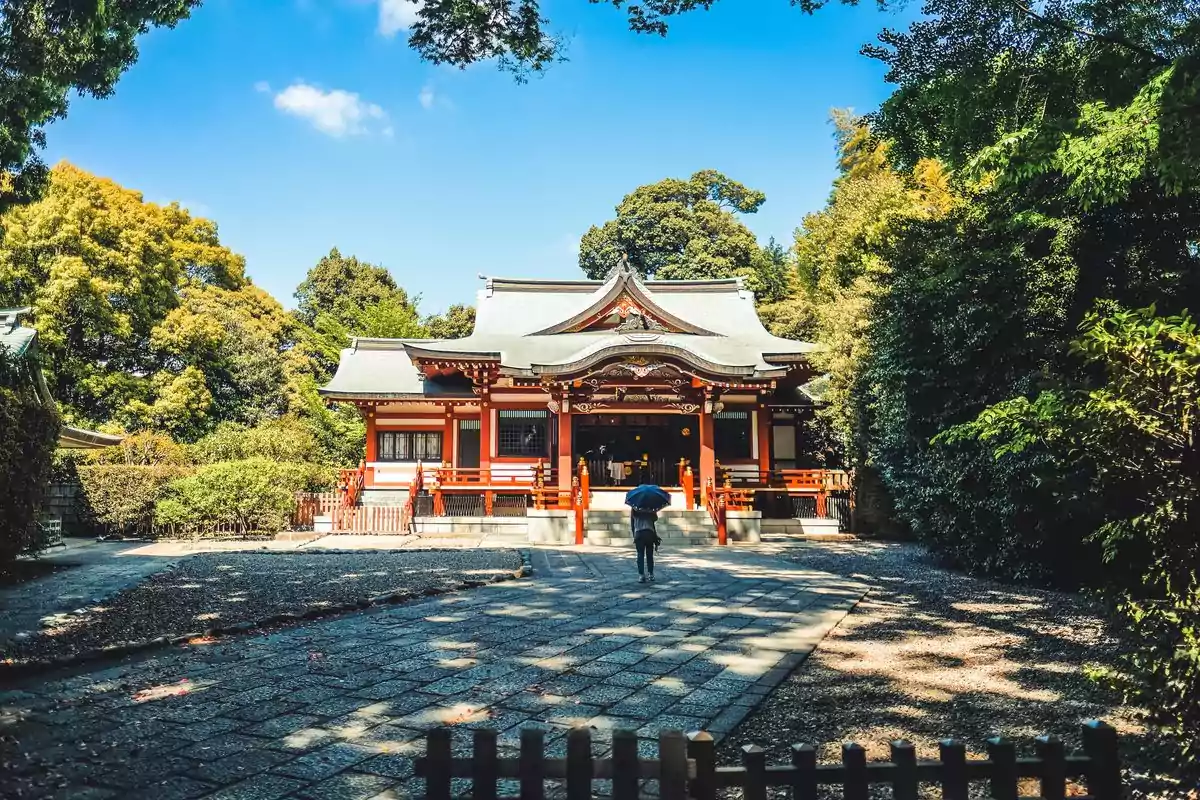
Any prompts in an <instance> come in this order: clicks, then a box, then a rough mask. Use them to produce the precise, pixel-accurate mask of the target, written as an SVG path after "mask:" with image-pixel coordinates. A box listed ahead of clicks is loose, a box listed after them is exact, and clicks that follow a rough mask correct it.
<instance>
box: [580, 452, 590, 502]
mask: <svg viewBox="0 0 1200 800" xmlns="http://www.w3.org/2000/svg"><path fill="white" fill-rule="evenodd" d="M579 499H580V501H581V502H582V503H583V510H584V511H587V510H588V509H589V508H591V507H592V477H591V475H589V474H588V468H587V464H582V466H581V467H580V470H579Z"/></svg>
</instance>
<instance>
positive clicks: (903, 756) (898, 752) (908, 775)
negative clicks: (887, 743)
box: [891, 740, 917, 800]
mask: <svg viewBox="0 0 1200 800" xmlns="http://www.w3.org/2000/svg"><path fill="white" fill-rule="evenodd" d="M891 751H892V763H893V764H895V765H896V775H895V777H894V778H893V779H892V797H894V798H895V800H917V752H916V750H914V749H913V746H912V744H911V743H910V742H905V741H902V740H901V741H895V742H892V744H891Z"/></svg>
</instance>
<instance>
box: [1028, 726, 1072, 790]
mask: <svg viewBox="0 0 1200 800" xmlns="http://www.w3.org/2000/svg"><path fill="white" fill-rule="evenodd" d="M1034 749H1035V752H1036V753H1037V757H1038V758H1039V759H1041V761H1042V797H1043V798H1044V800H1063V798H1064V797H1066V796H1067V762H1066V753H1065V752H1064V750H1063V743H1062V741H1060V740H1059V739H1057V738H1055V737H1053V736H1039V737H1038V738H1037V739H1035V740H1034Z"/></svg>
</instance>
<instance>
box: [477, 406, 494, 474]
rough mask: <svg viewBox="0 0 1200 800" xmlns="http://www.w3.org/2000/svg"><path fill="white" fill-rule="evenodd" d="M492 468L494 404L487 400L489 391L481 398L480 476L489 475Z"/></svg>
mask: <svg viewBox="0 0 1200 800" xmlns="http://www.w3.org/2000/svg"><path fill="white" fill-rule="evenodd" d="M491 468H492V404H491V403H489V402H488V400H487V389H486V388H485V389H484V394H482V395H480V396H479V469H480V470H482V471H481V472H480V473H479V476H480V478H481V479H483V480H487V478H485V477H484V476H485V475H487V474H489V471H490V470H491Z"/></svg>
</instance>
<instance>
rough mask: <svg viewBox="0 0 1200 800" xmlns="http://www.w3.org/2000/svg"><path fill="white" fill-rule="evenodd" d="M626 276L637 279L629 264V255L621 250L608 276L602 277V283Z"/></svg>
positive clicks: (635, 272)
mask: <svg viewBox="0 0 1200 800" xmlns="http://www.w3.org/2000/svg"><path fill="white" fill-rule="evenodd" d="M626 275H628V276H632V277H634V278H637V271H636V270H635V269H634V268H633V267H632V266H630V264H629V253H627V252H625V251H624V250H622V251H621V257H620V258H619V259H618V260H617V263H616V264H613V265H612V267H611V268H610V269H609V270H608V274H607V275H605V276H604V282H605V283H607V282H609V281H611V280H613V279H614V278H619V277H621V276H626Z"/></svg>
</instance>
